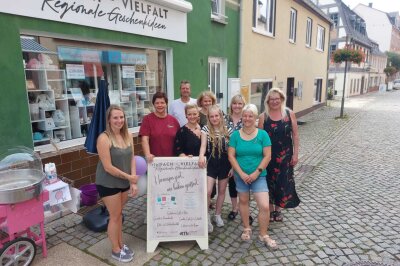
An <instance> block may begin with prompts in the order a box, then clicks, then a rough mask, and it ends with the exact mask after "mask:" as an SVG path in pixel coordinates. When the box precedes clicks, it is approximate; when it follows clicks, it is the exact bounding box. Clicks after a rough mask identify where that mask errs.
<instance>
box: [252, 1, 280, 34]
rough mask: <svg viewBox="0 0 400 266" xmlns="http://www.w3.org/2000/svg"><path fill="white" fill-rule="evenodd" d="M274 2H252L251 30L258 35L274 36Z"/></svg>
mask: <svg viewBox="0 0 400 266" xmlns="http://www.w3.org/2000/svg"><path fill="white" fill-rule="evenodd" d="M275 5H276V0H253V28H254V29H255V30H256V31H257V32H260V33H263V34H266V35H269V36H275Z"/></svg>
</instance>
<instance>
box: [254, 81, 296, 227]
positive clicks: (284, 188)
mask: <svg viewBox="0 0 400 266" xmlns="http://www.w3.org/2000/svg"><path fill="white" fill-rule="evenodd" d="M258 127H259V128H262V129H264V130H265V131H267V133H268V135H269V137H270V138H271V142H272V155H271V162H270V163H269V165H268V168H267V171H268V176H267V182H268V188H269V191H270V197H269V199H270V211H271V214H270V221H271V222H272V221H276V222H282V221H283V215H282V212H281V210H282V208H295V207H297V206H298V205H299V204H300V199H299V197H298V196H297V193H296V188H295V183H294V175H293V167H294V166H295V165H296V164H297V161H298V156H299V133H298V128H297V120H296V116H295V114H294V113H293V111H292V110H290V109H289V108H286V96H285V94H284V93H283V91H282V90H281V89H278V88H272V89H271V90H270V91H269V92H268V94H267V96H266V98H265V112H264V113H262V114H261V115H260V117H259V120H258Z"/></svg>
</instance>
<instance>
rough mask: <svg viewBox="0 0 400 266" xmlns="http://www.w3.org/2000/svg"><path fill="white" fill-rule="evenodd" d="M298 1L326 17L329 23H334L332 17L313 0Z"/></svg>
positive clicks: (297, 0)
mask: <svg viewBox="0 0 400 266" xmlns="http://www.w3.org/2000/svg"><path fill="white" fill-rule="evenodd" d="M296 2H298V3H300V4H303V6H305V7H308V8H309V9H310V10H311V11H313V12H314V13H316V14H317V15H319V16H320V17H321V18H323V19H325V20H326V21H328V22H329V24H331V25H332V24H333V22H332V20H331V18H330V17H329V16H328V15H327V14H325V13H324V11H322V10H321V9H320V8H319V7H318V6H316V5H315V4H314V3H313V2H312V1H311V0H296Z"/></svg>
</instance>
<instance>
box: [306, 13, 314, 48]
mask: <svg viewBox="0 0 400 266" xmlns="http://www.w3.org/2000/svg"><path fill="white" fill-rule="evenodd" d="M312 28H313V20H312V18H309V17H308V18H307V21H306V47H309V48H310V47H311V44H312Z"/></svg>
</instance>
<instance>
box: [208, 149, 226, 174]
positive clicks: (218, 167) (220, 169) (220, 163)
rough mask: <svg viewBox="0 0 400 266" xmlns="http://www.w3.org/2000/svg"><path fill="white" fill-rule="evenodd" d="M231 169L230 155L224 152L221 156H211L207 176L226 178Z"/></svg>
mask: <svg viewBox="0 0 400 266" xmlns="http://www.w3.org/2000/svg"><path fill="white" fill-rule="evenodd" d="M230 170H231V164H230V163H229V160H228V155H226V154H223V155H222V156H221V158H213V157H211V156H210V157H209V159H208V162H207V176H209V177H212V178H215V179H217V180H221V179H225V178H227V177H228V173H229V171H230Z"/></svg>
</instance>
